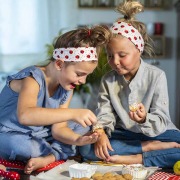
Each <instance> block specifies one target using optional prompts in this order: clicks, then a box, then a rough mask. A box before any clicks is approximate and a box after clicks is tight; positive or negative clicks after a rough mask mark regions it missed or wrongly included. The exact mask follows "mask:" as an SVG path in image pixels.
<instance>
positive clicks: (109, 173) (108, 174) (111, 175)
mask: <svg viewBox="0 0 180 180" xmlns="http://www.w3.org/2000/svg"><path fill="white" fill-rule="evenodd" d="M113 176H114V175H113V174H112V173H111V172H107V173H105V174H104V175H103V178H106V177H108V178H110V177H113Z"/></svg>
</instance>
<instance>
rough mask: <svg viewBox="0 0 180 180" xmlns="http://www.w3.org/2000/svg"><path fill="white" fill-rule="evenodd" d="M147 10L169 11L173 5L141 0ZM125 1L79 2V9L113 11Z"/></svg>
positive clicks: (84, 0)
mask: <svg viewBox="0 0 180 180" xmlns="http://www.w3.org/2000/svg"><path fill="white" fill-rule="evenodd" d="M139 1H140V2H141V3H142V4H143V5H144V7H145V9H147V10H167V9H170V8H172V6H173V4H172V1H170V0H139ZM122 2H123V0H78V7H79V8H89V9H104V10H106V9H112V8H115V7H116V6H117V5H118V4H120V3H122Z"/></svg>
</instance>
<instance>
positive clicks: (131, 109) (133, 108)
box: [129, 103, 138, 112]
mask: <svg viewBox="0 0 180 180" xmlns="http://www.w3.org/2000/svg"><path fill="white" fill-rule="evenodd" d="M129 110H130V111H132V112H136V111H137V110H138V103H133V104H131V105H130V106H129Z"/></svg>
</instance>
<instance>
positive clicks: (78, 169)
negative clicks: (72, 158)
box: [69, 164, 97, 178]
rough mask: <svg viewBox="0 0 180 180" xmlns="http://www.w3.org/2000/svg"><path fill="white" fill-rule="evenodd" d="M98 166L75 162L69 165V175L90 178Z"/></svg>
mask: <svg viewBox="0 0 180 180" xmlns="http://www.w3.org/2000/svg"><path fill="white" fill-rule="evenodd" d="M96 169H97V166H93V165H87V164H73V165H71V166H69V175H70V177H71V178H72V177H74V178H82V177H88V178H90V177H91V176H92V175H93V174H94V173H95V172H96Z"/></svg>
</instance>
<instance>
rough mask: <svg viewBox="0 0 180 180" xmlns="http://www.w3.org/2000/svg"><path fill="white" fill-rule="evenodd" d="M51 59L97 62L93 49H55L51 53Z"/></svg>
mask: <svg viewBox="0 0 180 180" xmlns="http://www.w3.org/2000/svg"><path fill="white" fill-rule="evenodd" d="M53 58H54V59H62V60H63V61H69V62H80V61H97V60H98V58H97V52H96V48H95V47H77V48H74V47H70V48H59V49H55V50H54V51H53Z"/></svg>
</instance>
